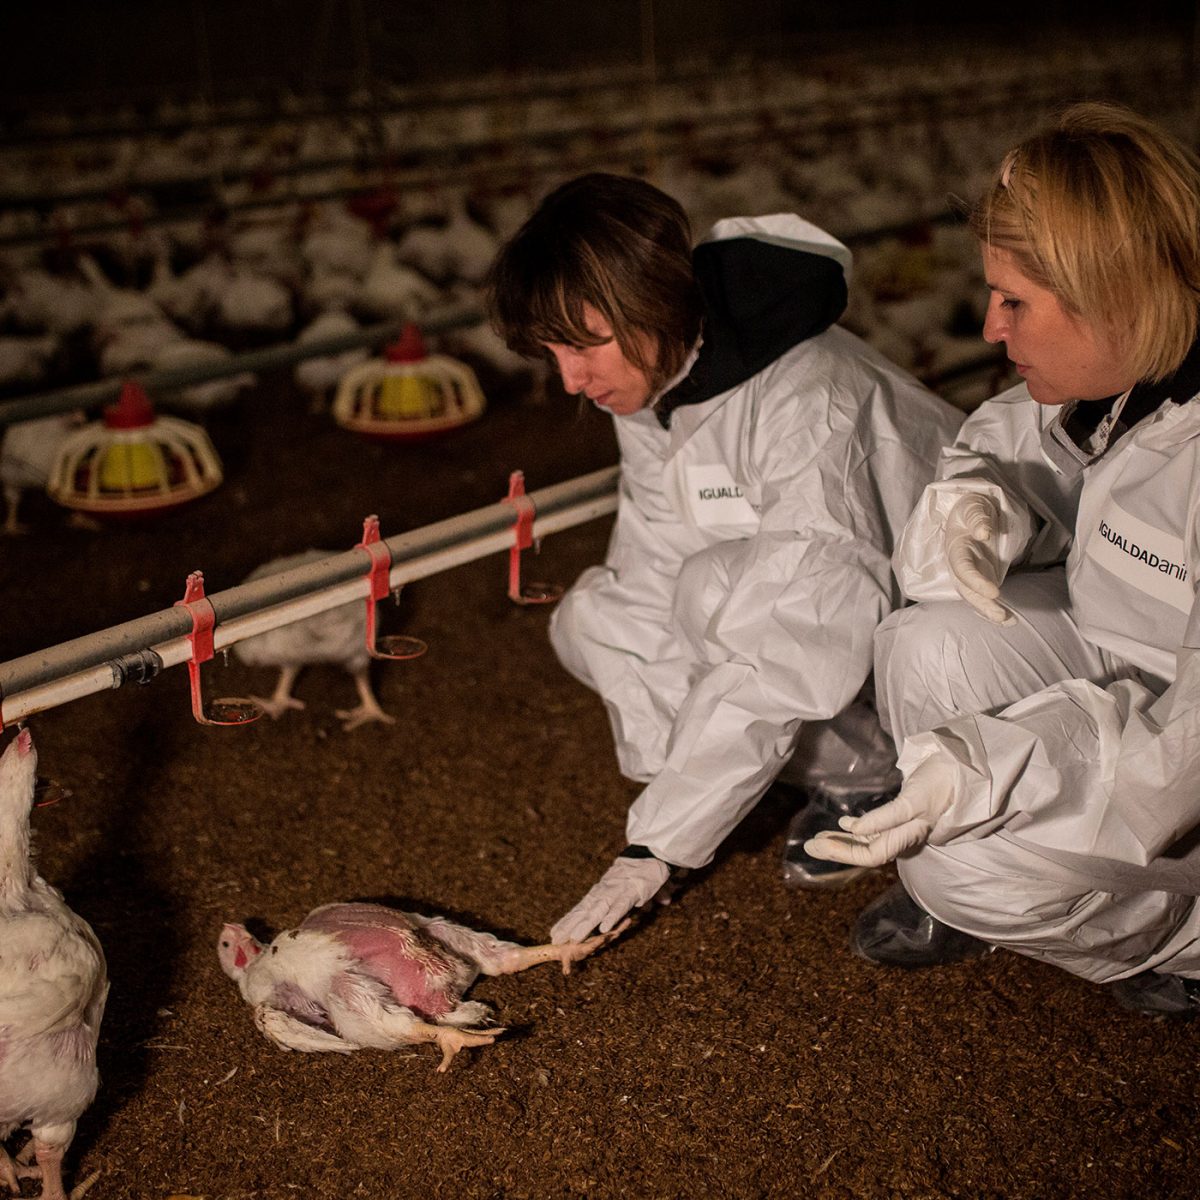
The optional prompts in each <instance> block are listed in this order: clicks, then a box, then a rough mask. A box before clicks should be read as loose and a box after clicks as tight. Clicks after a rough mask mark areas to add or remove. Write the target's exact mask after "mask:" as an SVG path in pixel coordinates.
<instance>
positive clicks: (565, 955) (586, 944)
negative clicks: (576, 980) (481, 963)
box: [497, 917, 632, 975]
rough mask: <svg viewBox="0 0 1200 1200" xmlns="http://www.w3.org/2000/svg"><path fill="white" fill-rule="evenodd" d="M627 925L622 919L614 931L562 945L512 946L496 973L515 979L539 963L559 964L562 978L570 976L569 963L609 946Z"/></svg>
mask: <svg viewBox="0 0 1200 1200" xmlns="http://www.w3.org/2000/svg"><path fill="white" fill-rule="evenodd" d="M631 921H632V918H631V917H626V918H625V920H623V921H622V922H621V923H620V925H618V926H617V927H616V928H615V929H610V930H609V931H608V933H595V934H593V935H592V936H591V937H590V938H588V939H587V940H586V941H582V942H562V943H560V944H558V945H554V944H553V943H547V944H546V945H544V946H516V947H514V948H513V949H512V950H509V951H508V952H507V953H506V954H505V955H504V957H503V958H502V959H501V961H500V964H499V971H498V972H497V973H498V974H500V975H515V974H516V973H517V972H518V971H525V970H527V969H528V968H529V967H536V966H540V965H541V964H542V963H548V962H557V963H562V971H563V974H564V975H570V973H571V964H572V963H577V962H582V961H583V960H584V959H585V958H587V957H588V956H589V955H591V954H594V953H595V952H596V951H597V950H599V949H600V947H601V946H603V945H605V944H606V943H608V942H611V941H612V940H613V939H614V938H616V937H620V935H621V934H623V933H624V932H625V930H626V929H628V928H629V926H630V923H631Z"/></svg>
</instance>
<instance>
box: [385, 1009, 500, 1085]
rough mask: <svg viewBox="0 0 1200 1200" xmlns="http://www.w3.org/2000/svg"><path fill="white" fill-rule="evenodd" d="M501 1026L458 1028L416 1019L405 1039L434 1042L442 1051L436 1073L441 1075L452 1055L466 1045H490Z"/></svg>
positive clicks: (448, 1065)
mask: <svg viewBox="0 0 1200 1200" xmlns="http://www.w3.org/2000/svg"><path fill="white" fill-rule="evenodd" d="M503 1032H504V1029H503V1027H500V1026H497V1028H495V1029H487V1030H482V1029H459V1028H457V1027H455V1026H453V1025H430V1024H428V1023H427V1022H425V1021H418V1022H417V1023H416V1025H415V1026H414V1027H413V1028H412V1030H411V1032H410V1034H409V1036H408V1037H407V1038H406V1039H405V1040H406V1041H412V1042H435V1043H436V1044H437V1047H438V1049H439V1050H441V1052H442V1061H441V1064H440V1065H439V1066H438V1074H439V1075H442V1074H444V1073H445V1072H446V1071H448V1070H449V1069H450V1063H451V1061H452V1060H453V1058H454V1056H455V1055H456V1054H457V1053H458V1052H459V1051H460V1050H465V1049H466V1048H467V1047H468V1046H490V1045H491V1044H492V1043H493V1042H494V1041H495V1040H496V1039H497V1038H498V1037H499V1036H500V1035H501V1034H502V1033H503Z"/></svg>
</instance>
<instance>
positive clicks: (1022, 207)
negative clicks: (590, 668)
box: [808, 104, 1200, 1017]
mask: <svg viewBox="0 0 1200 1200" xmlns="http://www.w3.org/2000/svg"><path fill="white" fill-rule="evenodd" d="M972 228H973V229H974V231H975V233H976V234H977V236H978V237H979V239H980V243H981V247H982V252H983V261H984V268H985V274H986V277H987V283H988V287H989V288H990V289H991V300H990V305H989V308H988V315H987V321H986V324H985V327H984V337H985V338H986V339H987V340H988V341H991V342H1002V343H1004V345H1005V348H1006V350H1007V352H1008V356H1009V358H1010V359H1012V360H1013V362H1014V363H1015V364H1016V365H1017V370H1018V371H1019V373H1020V374H1021V375H1022V377H1023V379H1024V382H1023V383H1021V384H1020V385H1018V386H1017V387H1015V388H1013V389H1012V390H1011V391H1008V392H1006V393H1004V394H1003V395H1001V396H998V397H996V398H995V399H994V400H992V401H989V402H988V403H987V404H985V405H984V406H983V407H982V408H980V409H979V410H978V411H977V412H976V413H975V414H973V415H972V416H971V417H970V418H969V419H968V420H967V421H966V423H965V424H964V425H963V427H962V430H961V431H960V433H959V437H958V440H957V441H956V442H955V443H954V445H953V446H951V447H949V448H948V449H947V450H946V452H945V453H944V454H943V456H942V461H941V464H940V466H939V471H938V481H937V482H935V483H933V484H931V485H930V487H929V488H927V489H926V492H925V495H924V496H923V497H922V499H921V502H920V503H919V504H918V506H917V508H916V511H915V512H914V515H913V518H912V520H911V521H910V522H909V524H908V527H907V528H906V530H905V532H904V535H903V537H902V539H901V542H900V545H899V547H898V549H897V552H896V558H895V565H896V571H897V576H898V578H899V579H900V582H901V585H902V586H903V588H904V590H905V592H906V594H907V595H908V596H909V597H910V598H912V599H916V600H918V601H920V603H918V604H917V605H916V606H914V607H910V608H907V609H904V610H901V611H899V612H897V613H895V614H894V615H893V616H892V617H890V618H889V619H888V620H886V621H885V622H884V623H883V624H882V626H881V627H880V629H879V631H878V634H877V636H876V679H877V688H878V694H879V699H880V710H881V715H882V716H883V719H884V722H885V724H887V725H888V726H889V727H890V729H891V732H892V733H893V735H894V737H895V739H896V742H897V744H898V745H901V746H902V747H903V749H902V753H901V756H900V767H901V769H902V771H903V773H904V777H905V782H904V786H903V788H902V790H901V792H900V794H899V796H898V797H897V798H896V799H895V800H893V801H891V802H889V803H888V804H886V805H884V806H882V807H880V808H878V809H876V810H875V811H873V812H872V813H869V814H866V815H864V816H862V817H857V818H855V817H851V818H849V819H847V820H845V821H843V822H842V831H840V832H826V833H823V834H821V835H819V836H818V837H816V838H815V839H813V840H812V841H810V842H809V843H808V846H809V851H810V853H812V854H814V855H816V856H818V857H826V858H828V859H830V860H833V861H841V862H843V863H847V864H850V863H854V864H858V865H863V866H875V865H879V864H881V863H884V862H887V861H889V860H891V859H893V858H896V857H897V856H898V857H899V863H898V865H899V871H900V879H901V884H899V885H896V886H895V887H894V888H893V889H892V890H891V891H889V892H887V893H885V894H884V895H883V896H882V897H881V898H880V899H879V900H878V901H877V902H876V903H875V904H874V905H872V906H871V907H870V908H868V910H867V911H866V912H864V913H863V914H862V916H861V917H860V918H859V921H858V924H857V926H856V929H855V932H854V936H853V944H854V947H855V949H856V950H857V951H858V952H859V953H860V954H862V955H864V956H865V957H867V958H870V959H873V960H875V961H878V962H881V963H889V964H893V965H899V966H923V965H929V964H932V963H938V962H949V961H954V960H955V959H960V958H966V957H969V956H971V955H974V954H978V953H982V952H985V951H986V950H987V949H989V948H991V947H997V946H1000V947H1005V948H1007V949H1011V950H1015V951H1017V952H1019V953H1022V954H1027V955H1029V956H1031V957H1034V958H1039V959H1042V960H1045V961H1048V962H1052V963H1055V964H1057V965H1059V966H1061V967H1063V968H1065V969H1066V970H1068V971H1071V972H1073V973H1075V974H1077V975H1080V976H1082V977H1083V978H1085V979H1089V980H1092V981H1094V982H1097V983H1107V984H1110V985H1112V987H1113V989H1114V991H1115V993H1116V996H1117V998H1118V1000H1120V1001H1121V1002H1122V1003H1123V1004H1124V1005H1126V1006H1127V1007H1130V1008H1134V1009H1138V1010H1142V1011H1146V1012H1151V1013H1165V1014H1172V1015H1178V1016H1181V1017H1190V1016H1194V1015H1195V1014H1196V1013H1197V1012H1198V1011H1200V982H1198V981H1200V902H1198V900H1197V896H1198V895H1200V606H1197V604H1196V600H1195V592H1196V576H1197V571H1198V570H1200V531H1198V529H1197V514H1198V513H1200V343H1198V342H1197V332H1198V313H1200V170H1198V167H1197V163H1196V161H1195V160H1194V159H1193V157H1192V156H1191V154H1190V153H1188V152H1187V151H1186V150H1185V149H1184V148H1183V147H1182V146H1180V145H1179V144H1178V143H1177V142H1176V141H1175V140H1174V139H1172V138H1171V137H1170V136H1168V135H1167V134H1166V133H1165V132H1164V131H1162V130H1161V129H1159V128H1157V127H1156V126H1155V125H1153V124H1152V123H1151V122H1149V121H1147V120H1144V119H1143V118H1141V117H1139V116H1136V115H1135V114H1133V113H1131V112H1129V111H1127V110H1125V109H1122V108H1118V107H1116V106H1112V105H1104V104H1084V105H1078V106H1076V107H1074V108H1072V109H1070V110H1068V111H1067V112H1066V113H1065V114H1064V116H1063V117H1062V119H1061V120H1060V121H1059V122H1058V124H1057V125H1055V126H1054V127H1053V128H1051V129H1048V130H1046V131H1045V132H1042V133H1039V134H1037V135H1036V136H1034V137H1031V138H1029V139H1028V140H1027V141H1025V142H1023V143H1021V145H1019V146H1017V148H1016V149H1015V150H1013V151H1012V152H1011V153H1010V154H1009V155H1008V156H1007V157H1006V158H1005V160H1004V163H1003V165H1002V166H1001V168H1000V170H999V171H998V173H997V175H996V178H995V181H994V183H993V185H992V186H991V188H990V189H989V190H988V191H987V192H986V194H985V195H984V196H983V197H982V199H981V200H980V201H979V203H978V205H977V206H976V209H975V211H974V213H973V215H972Z"/></svg>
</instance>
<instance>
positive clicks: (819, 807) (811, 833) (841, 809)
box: [776, 784, 896, 891]
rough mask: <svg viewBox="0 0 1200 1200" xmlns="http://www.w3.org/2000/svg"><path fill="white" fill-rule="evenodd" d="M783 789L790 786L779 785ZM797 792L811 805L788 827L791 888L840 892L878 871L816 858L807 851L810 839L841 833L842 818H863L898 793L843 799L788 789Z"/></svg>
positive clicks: (786, 871)
mask: <svg viewBox="0 0 1200 1200" xmlns="http://www.w3.org/2000/svg"><path fill="white" fill-rule="evenodd" d="M776 786H777V787H779V788H783V787H785V786H786V785H782V784H779V785H776ZM788 791H789V792H796V793H797V794H798V796H799V797H800V798H801V799H803V798H805V797H806V798H807V801H808V802H807V803H806V804H804V805H803V807H802V808H801V809H800V810H799V812H797V813H796V815H795V816H794V817H793V818H792V820H791V824H790V825H788V832H787V846H786V847H785V849H784V851H783V881H784V883H786V884H788V885H789V886H790V887H796V888H806V889H809V890H813V891H815V890H819V889H823V888H839V887H842V886H844V885H845V884H847V883H850V882H851V881H852V880H854V879H857V878H858V877H859V876H860V875H865V874H866V873H867V872H868V871H874V870H876V869H877V868H875V867H852V866H850V865H849V864H848V863H840V862H829V861H827V860H826V859H823V858H813V857H812V855H811V854H809V853H808V852H807V851H806V850H805V849H804V843H805V842H807V841H808V839H809V838H813V837H816V836H817V834H818V833H822V832H824V831H825V830H827V829H840V828H841V826H840V825H839V824H838V820H839V819H840V818H841V817H861V816H862V815H863V813H866V812H870V811H871V809H873V808H878V807H879V806H880V805H881V804H886V803H887V801H889V800H891V799H892V798H893V797H894V796H895V795H896V793H895V792H871V793H866V794H864V793H862V792H858V793H852V794H850V795H845V796H839V795H834V794H832V793H830V792H824V791H821V790H820V789H818V788H811V789H801V788H788Z"/></svg>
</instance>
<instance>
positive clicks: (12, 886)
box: [0, 729, 108, 1200]
mask: <svg viewBox="0 0 1200 1200" xmlns="http://www.w3.org/2000/svg"><path fill="white" fill-rule="evenodd" d="M36 780H37V753H36V751H35V750H34V747H33V735H32V734H31V733H30V732H29V730H28V729H23V730H22V731H21V732H20V733H18V734H17V736H16V737H15V738H14V739H13V740H12V741H11V742H10V743H9V745H8V748H7V749H6V750H5V751H4V754H3V756H2V757H0V1183H3V1184H6V1185H7V1186H8V1188H9V1189H10V1190H11V1191H13V1192H15V1193H19V1192H20V1190H21V1185H20V1179H21V1178H22V1177H25V1178H37V1177H38V1176H40V1177H41V1180H42V1197H43V1200H66V1193H65V1192H64V1190H63V1179H62V1161H63V1155H64V1154H65V1153H66V1150H67V1147H68V1146H70V1144H71V1139H72V1138H73V1137H74V1136H75V1122H76V1121H77V1120H78V1118H79V1116H80V1114H82V1113H83V1111H84V1110H85V1109H86V1108H87V1107H88V1105H89V1104H91V1102H92V1100H93V1099H94V1098H95V1095H96V1089H97V1087H98V1086H99V1083H100V1075H99V1072H98V1071H97V1069H96V1039H97V1037H98V1036H99V1033H100V1020H101V1018H102V1016H103V1015H104V1001H105V999H106V998H107V996H108V976H107V972H106V970H105V964H104V952H103V951H102V950H101V948H100V943H99V942H98V941H97V940H96V935H95V934H94V933H93V932H92V930H91V927H90V926H89V925H88V923H87V922H86V921H85V920H83V918H82V917H79V916H77V915H76V914H75V913H73V912H72V911H71V910H70V909H69V908H68V907H67V905H66V903H65V902H64V900H63V898H62V895H61V893H60V892H59V891H58V890H57V889H56V888H53V887H51V886H50V884H48V883H47V882H46V881H45V880H44V879H43V878H42V877H41V876H40V875H39V874H38V873H37V871H36V870H35V868H34V865H33V861H32V858H31V856H30V844H29V813H30V809H31V808H32V807H33V797H34V788H35V785H36ZM22 1128H27V1129H28V1130H29V1131H30V1133H31V1134H32V1137H31V1139H30V1141H29V1143H28V1144H27V1145H26V1146H25V1147H24V1148H23V1150H22V1151H21V1153H20V1154H18V1155H17V1158H16V1160H15V1161H14V1160H13V1159H12V1158H10V1157H9V1154H8V1151H7V1150H6V1149H5V1147H4V1145H3V1144H2V1143H3V1142H4V1140H5V1139H7V1138H8V1137H9V1136H10V1135H11V1134H13V1133H15V1132H17V1130H19V1129H22ZM85 1187H86V1184H83V1185H80V1187H79V1188H77V1189H76V1190H75V1192H73V1193H72V1197H77V1196H78V1195H80V1194H81V1193H82V1190H83V1189H84V1188H85Z"/></svg>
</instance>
